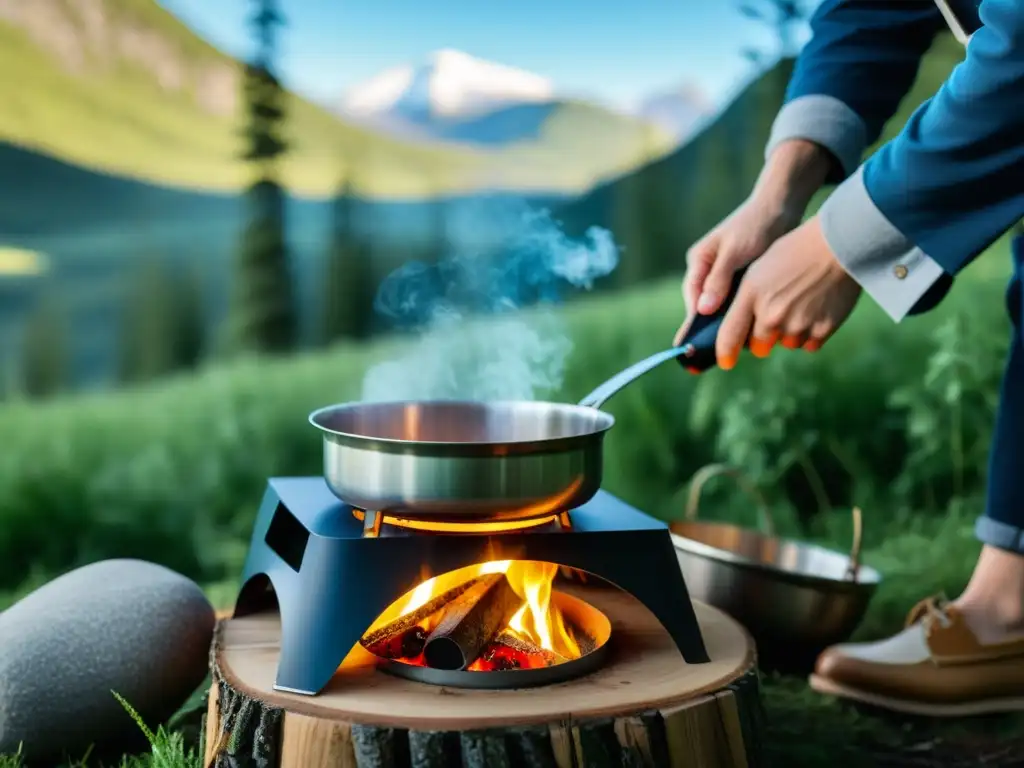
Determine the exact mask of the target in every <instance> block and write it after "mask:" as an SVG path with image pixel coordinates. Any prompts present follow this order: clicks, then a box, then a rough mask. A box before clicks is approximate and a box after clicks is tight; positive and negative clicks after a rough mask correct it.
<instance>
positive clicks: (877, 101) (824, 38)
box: [765, 0, 945, 183]
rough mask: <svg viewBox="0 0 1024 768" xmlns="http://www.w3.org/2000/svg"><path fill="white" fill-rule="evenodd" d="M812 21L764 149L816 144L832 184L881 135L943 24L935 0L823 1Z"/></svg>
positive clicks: (848, 170)
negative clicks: (828, 159) (830, 164)
mask: <svg viewBox="0 0 1024 768" xmlns="http://www.w3.org/2000/svg"><path fill="white" fill-rule="evenodd" d="M810 26H811V34H812V36H811V40H810V42H808V44H807V45H806V46H805V47H804V50H803V51H802V52H801V53H800V57H799V58H798V59H797V62H796V65H795V67H794V70H793V77H792V79H791V80H790V83H789V87H788V89H787V91H786V99H785V103H784V104H783V107H782V109H781V111H780V112H779V114H778V116H777V117H776V119H775V123H774V124H773V126H772V130H771V134H770V136H769V139H768V145H767V147H766V148H765V154H766V156H767V155H770V154H771V153H772V152H773V151H774V149H775V148H776V147H777V146H778V145H779V144H781V143H782V142H784V141H788V140H790V139H805V140H807V141H812V142H814V143H816V144H818V145H820V146H822V147H824V148H825V149H827V150H828V151H829V152H830V153H831V154H832V155H833V156H834V158H835V160H836V164H835V166H834V168H833V169H832V173H831V175H830V177H829V181H831V182H833V183H835V182H839V181H841V180H843V179H844V178H846V177H847V176H849V175H850V174H851V173H852V172H853V171H854V170H855V169H856V168H857V167H858V165H859V164H860V161H861V157H862V155H863V154H864V150H865V149H866V148H867V147H868V146H869V145H870V144H873V143H874V142H875V141H877V140H878V137H879V136H880V135H881V132H882V128H883V127H884V126H885V123H886V121H888V120H889V118H890V117H892V116H893V114H894V113H895V112H896V109H897V108H898V107H899V103H900V100H901V99H902V98H903V97H904V96H905V95H906V93H907V91H908V90H910V86H911V85H913V82H914V79H915V78H916V77H917V71H918V67H919V66H920V62H921V58H922V56H923V55H924V54H925V52H926V51H927V50H928V48H929V47H930V46H931V44H932V42H933V41H934V39H935V36H936V34H937V33H938V32H939V30H941V29H944V28H945V24H944V21H943V19H942V14H941V13H940V12H939V10H938V8H937V7H936V6H935V4H934V3H933V2H932V0H824V1H823V2H822V3H821V5H819V6H818V9H817V11H816V12H815V13H814V15H813V16H812V18H811V24H810Z"/></svg>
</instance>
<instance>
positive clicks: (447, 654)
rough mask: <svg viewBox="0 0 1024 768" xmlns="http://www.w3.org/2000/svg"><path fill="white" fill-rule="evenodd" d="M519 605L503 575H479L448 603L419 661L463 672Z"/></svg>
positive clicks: (521, 601)
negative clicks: (467, 587)
mask: <svg viewBox="0 0 1024 768" xmlns="http://www.w3.org/2000/svg"><path fill="white" fill-rule="evenodd" d="M522 605H523V599H522V598H521V597H520V596H519V595H517V594H516V592H515V590H514V589H512V585H511V584H509V583H508V579H507V578H505V574H503V573H492V574H488V575H486V576H482V577H481V578H480V579H478V580H477V582H476V583H475V584H473V586H472V587H470V588H469V589H467V590H466V591H465V592H463V593H462V594H461V595H459V596H458V597H457V598H455V599H454V600H452V601H451V602H450V603H448V606H447V607H446V608H445V611H444V614H443V615H442V617H441V621H440V623H439V624H438V625H437V627H435V629H434V631H433V632H431V633H430V636H429V637H428V638H427V643H426V646H425V648H424V649H423V658H424V660H425V661H426V663H427V666H428V667H433V668H434V669H448V670H456V669H465V668H466V667H468V666H469V665H470V664H472V663H473V662H474V661H475V660H476V659H477V657H478V656H479V655H480V654H481V653H482V652H483V650H484V648H486V647H487V644H488V643H489V642H490V641H491V639H492V638H493V637H494V636H495V635H496V634H497V633H498V632H499V631H501V630H502V629H504V628H505V626H506V625H507V624H508V622H509V620H510V619H511V618H512V617H513V616H514V615H515V613H516V611H518V610H519V609H520V608H521V607H522Z"/></svg>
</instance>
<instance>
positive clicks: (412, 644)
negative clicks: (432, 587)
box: [360, 579, 479, 659]
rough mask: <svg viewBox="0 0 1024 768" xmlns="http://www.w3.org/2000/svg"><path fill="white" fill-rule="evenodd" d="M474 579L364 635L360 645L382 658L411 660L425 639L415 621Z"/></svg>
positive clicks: (452, 596) (463, 591)
mask: <svg viewBox="0 0 1024 768" xmlns="http://www.w3.org/2000/svg"><path fill="white" fill-rule="evenodd" d="M478 581H479V579H470V580H469V581H466V582H464V583H462V584H460V585H459V586H457V587H452V588H451V589H449V590H448V591H446V592H443V593H441V594H440V595H438V596H437V597H434V598H432V599H430V600H428V601H427V602H426V603H424V604H423V605H422V606H420V607H419V608H417V609H416V610H414V611H410V612H409V613H407V614H405V615H404V616H399V617H398V618H397V619H395V620H394V621H392V622H391V623H390V624H385V625H384V626H383V627H381V628H380V629H377V630H374V631H373V632H372V633H370V634H368V635H366V636H364V637H363V639H362V640H361V641H360V645H362V646H363V648H365V649H366V650H368V651H369V652H370V653H372V654H373V655H374V656H379V657H381V658H383V659H411V658H415V657H416V656H419V655H420V654H421V653H422V652H423V647H424V645H426V638H427V635H426V631H425V630H424V629H423V628H422V627H420V626H419V624H421V623H422V622H423V621H425V620H426V619H429V618H430V617H431V616H433V615H434V614H435V613H437V612H438V611H440V610H441V609H442V608H444V607H445V606H446V605H448V604H449V603H451V602H452V601H453V600H455V599H456V598H458V597H459V596H460V595H462V594H464V593H465V592H466V591H468V590H469V589H470V587H472V586H474V585H475V584H476V583H477V582H478ZM414 651H415V652H414Z"/></svg>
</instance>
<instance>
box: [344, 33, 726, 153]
mask: <svg viewBox="0 0 1024 768" xmlns="http://www.w3.org/2000/svg"><path fill="white" fill-rule="evenodd" d="M573 111H578V112H582V113H583V117H585V119H587V120H589V121H591V122H592V123H593V124H594V125H595V126H598V125H602V124H607V125H615V124H617V125H618V127H619V128H620V130H622V131H631V130H636V129H637V126H638V125H646V126H647V127H648V128H652V127H653V128H654V129H655V130H656V131H657V132H659V134H660V135H659V138H661V137H668V139H669V141H672V142H676V143H678V142H681V141H683V140H685V139H686V138H687V137H688V136H689V135H690V133H691V132H692V130H693V128H694V127H695V126H696V125H697V123H698V122H699V120H700V119H701V118H703V117H705V116H707V115H709V114H711V112H712V105H711V103H710V101H709V100H708V99H707V98H706V97H705V96H703V94H702V93H701V92H700V91H699V90H698V89H697V88H695V87H693V86H684V87H681V88H679V89H678V90H675V91H672V92H670V93H665V94H659V95H658V96H657V97H655V98H653V99H651V100H648V101H645V102H643V103H642V104H641V106H640V109H639V110H637V111H634V112H627V111H623V110H620V109H614V108H610V107H607V106H605V105H602V104H600V103H597V102H595V101H593V100H591V99H582V98H573V97H571V96H567V95H565V94H562V93H559V92H558V90H557V89H556V87H555V85H554V84H553V83H552V82H551V81H550V80H549V79H547V78H545V77H542V76H540V75H537V74H534V73H532V72H527V71H525V70H522V69H517V68H515V67H510V66H506V65H504V64H498V63H495V62H491V61H486V60H484V59H480V58H477V57H475V56H471V55H470V54H467V53H464V52H462V51H456V50H451V49H445V50H440V51H435V52H434V53H432V54H430V55H429V56H427V57H426V59H425V60H424V61H423V62H420V63H411V64H410V63H406V64H400V65H397V66H394V67H390V68H388V69H385V70H383V71H382V72H380V73H378V74H377V75H375V76H374V77H372V78H370V79H369V80H367V81H365V82H363V83H360V84H358V85H356V86H355V87H353V88H351V89H350V90H349V91H348V92H347V93H346V94H345V97H344V99H343V100H342V103H341V106H340V109H339V113H340V114H341V115H343V116H345V117H347V118H349V119H352V120H354V121H357V122H359V123H362V124H365V125H370V126H373V127H374V128H376V129H378V130H381V131H384V132H387V133H390V134H391V135H396V136H405V137H410V138H417V139H421V140H439V141H443V142H449V143H458V144H470V145H477V146H481V147H499V146H507V145H509V144H513V143H516V142H528V141H536V140H537V139H538V137H540V136H542V135H543V131H544V126H545V125H546V124H547V122H548V121H551V120H554V119H556V118H557V117H558V116H559V114H560V113H562V112H573Z"/></svg>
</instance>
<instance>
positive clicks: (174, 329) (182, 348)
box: [119, 259, 206, 383]
mask: <svg viewBox="0 0 1024 768" xmlns="http://www.w3.org/2000/svg"><path fill="white" fill-rule="evenodd" d="M129 291H130V292H129V297H128V301H127V302H126V304H127V305H126V307H125V312H124V315H123V318H122V325H121V328H122V333H121V346H120V359H119V379H120V380H121V381H122V382H123V383H135V382H140V381H148V380H150V379H155V378H159V377H160V376H166V375H168V374H170V373H173V372H175V371H178V370H181V369H189V368H194V367H196V366H197V365H198V364H199V362H200V360H201V359H202V356H203V352H204V349H205V343H206V328H205V325H206V324H205V318H204V311H203V304H202V285H201V283H200V281H199V280H198V277H197V275H195V273H194V272H192V271H190V270H187V269H184V268H181V267H178V268H169V267H168V266H167V265H166V264H165V263H163V262H161V261H159V260H156V259H151V260H147V261H146V262H145V263H144V265H143V267H142V269H141V270H140V272H139V274H138V276H137V277H136V279H135V280H134V281H133V284H132V285H131V287H130V289H129Z"/></svg>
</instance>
